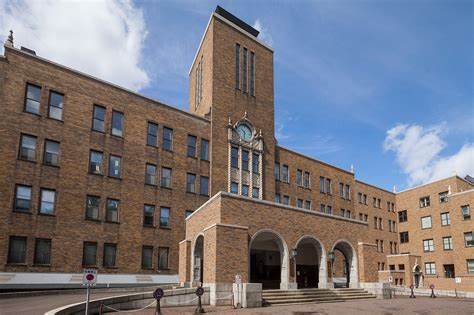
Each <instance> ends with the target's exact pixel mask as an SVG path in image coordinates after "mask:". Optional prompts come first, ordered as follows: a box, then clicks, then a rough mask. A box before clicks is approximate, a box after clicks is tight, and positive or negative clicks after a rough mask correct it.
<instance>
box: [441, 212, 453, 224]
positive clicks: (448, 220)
mask: <svg viewBox="0 0 474 315" xmlns="http://www.w3.org/2000/svg"><path fill="white" fill-rule="evenodd" d="M450 224H451V217H450V215H449V212H444V213H441V225H442V226H446V225H450Z"/></svg>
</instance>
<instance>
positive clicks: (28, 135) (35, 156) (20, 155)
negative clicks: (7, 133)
mask: <svg viewBox="0 0 474 315" xmlns="http://www.w3.org/2000/svg"><path fill="white" fill-rule="evenodd" d="M23 137H26V138H32V139H34V140H35V148H34V154H33V156H34V159H29V158H27V157H23V155H22V149H23ZM28 150H30V149H28ZM37 156H38V137H37V136H34V135H31V134H27V133H21V134H20V145H19V149H18V159H19V160H21V161H26V162H33V163H36V162H37Z"/></svg>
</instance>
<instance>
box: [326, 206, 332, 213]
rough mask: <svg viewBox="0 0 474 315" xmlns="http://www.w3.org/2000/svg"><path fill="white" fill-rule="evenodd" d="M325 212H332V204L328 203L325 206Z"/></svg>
mask: <svg viewBox="0 0 474 315" xmlns="http://www.w3.org/2000/svg"><path fill="white" fill-rule="evenodd" d="M326 213H327V214H332V206H330V205H328V206H327V207H326Z"/></svg>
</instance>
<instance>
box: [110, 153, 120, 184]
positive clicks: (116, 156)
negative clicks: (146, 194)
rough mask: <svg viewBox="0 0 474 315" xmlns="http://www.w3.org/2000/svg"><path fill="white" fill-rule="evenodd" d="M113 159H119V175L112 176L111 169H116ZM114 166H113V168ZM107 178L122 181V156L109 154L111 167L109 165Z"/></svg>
mask: <svg viewBox="0 0 474 315" xmlns="http://www.w3.org/2000/svg"><path fill="white" fill-rule="evenodd" d="M112 158H118V161H119V167H118V173H119V174H118V175H112V174H111V170H112V168H111V167H115V165H112V163H111V160H112ZM111 165H112V166H111ZM107 176H108V177H110V178H116V179H122V156H120V155H116V154H109V165H108V172H107Z"/></svg>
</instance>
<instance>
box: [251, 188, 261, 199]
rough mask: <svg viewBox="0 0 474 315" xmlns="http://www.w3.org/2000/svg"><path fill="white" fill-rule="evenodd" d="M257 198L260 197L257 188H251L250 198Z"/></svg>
mask: <svg viewBox="0 0 474 315" xmlns="http://www.w3.org/2000/svg"><path fill="white" fill-rule="evenodd" d="M259 197H260V194H259V189H258V187H254V188H252V198H259Z"/></svg>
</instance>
